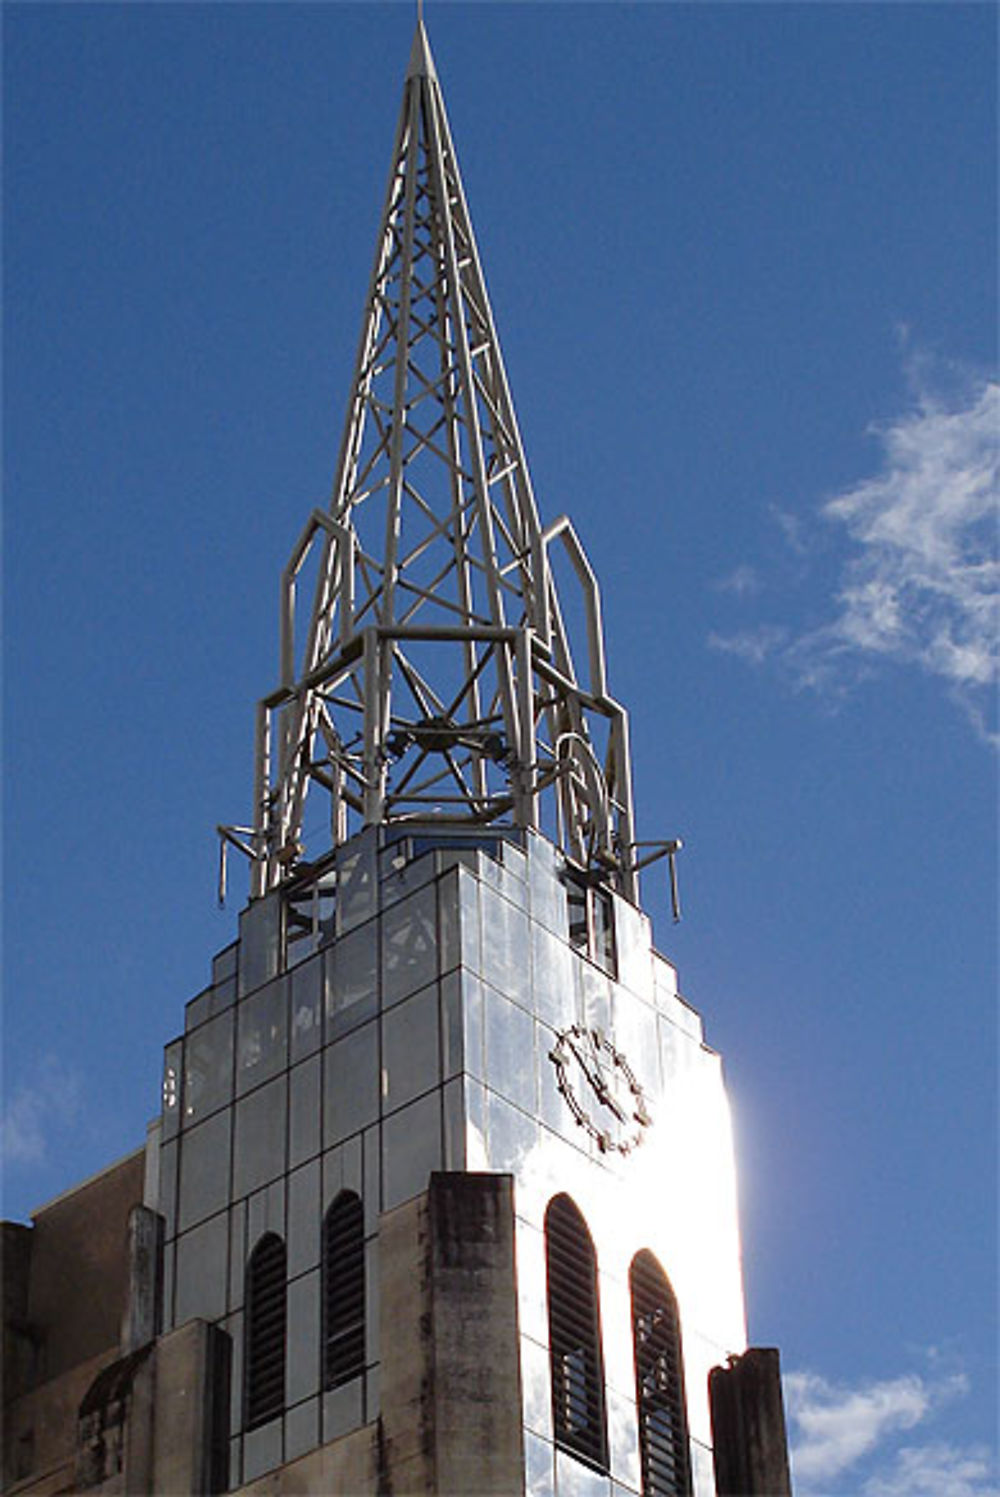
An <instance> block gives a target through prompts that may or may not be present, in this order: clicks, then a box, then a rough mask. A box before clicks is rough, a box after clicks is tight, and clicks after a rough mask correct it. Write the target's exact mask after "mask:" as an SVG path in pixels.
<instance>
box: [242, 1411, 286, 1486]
mask: <svg viewBox="0 0 1000 1497" xmlns="http://www.w3.org/2000/svg"><path fill="white" fill-rule="evenodd" d="M281 1434H282V1420H281V1419H280V1417H279V1418H277V1419H272V1420H271V1422H270V1424H262V1425H261V1427H260V1428H259V1429H251V1430H248V1431H247V1433H246V1434H245V1435H244V1436H243V1480H244V1481H245V1482H247V1481H253V1479H254V1478H255V1477H257V1476H263V1475H264V1473H265V1472H266V1471H273V1470H274V1469H275V1467H276V1466H280V1465H281Z"/></svg>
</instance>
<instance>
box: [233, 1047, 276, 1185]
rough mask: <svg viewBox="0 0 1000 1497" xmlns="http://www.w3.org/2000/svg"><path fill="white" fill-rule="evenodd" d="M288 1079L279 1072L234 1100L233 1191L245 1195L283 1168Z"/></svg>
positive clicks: (272, 1177)
mask: <svg viewBox="0 0 1000 1497" xmlns="http://www.w3.org/2000/svg"><path fill="white" fill-rule="evenodd" d="M287 1110H288V1079H287V1077H286V1076H279V1077H278V1078H277V1079H276V1080H275V1081H269V1082H268V1083H267V1085H266V1086H262V1087H260V1088H259V1089H258V1090H257V1091H255V1092H251V1093H250V1095H249V1096H248V1097H244V1098H243V1100H242V1102H237V1104H236V1137H235V1146H234V1150H233V1195H234V1196H235V1197H237V1198H238V1197H240V1196H245V1195H249V1194H250V1192H251V1191H253V1190H257V1189H258V1188H259V1187H260V1186H262V1185H266V1184H267V1182H268V1181H269V1180H273V1179H275V1178H276V1177H277V1176H278V1175H281V1174H283V1173H284V1170H285V1143H286V1135H287V1131H288V1130H287V1126H286V1117H287Z"/></svg>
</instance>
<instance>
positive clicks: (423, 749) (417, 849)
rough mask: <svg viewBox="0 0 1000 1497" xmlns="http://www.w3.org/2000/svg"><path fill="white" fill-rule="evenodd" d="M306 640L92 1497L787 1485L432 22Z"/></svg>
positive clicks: (541, 1493)
mask: <svg viewBox="0 0 1000 1497" xmlns="http://www.w3.org/2000/svg"><path fill="white" fill-rule="evenodd" d="M557 554H558V555H559V557H560V560H559V564H558V574H559V576H560V578H569V579H570V581H571V586H570V588H569V589H568V595H567V591H566V590H564V591H563V592H562V594H560V592H559V591H557V586H556V580H555V579H556V571H557V568H556V565H555V560H554V559H555V557H556V555H557ZM278 653H279V670H278V678H277V684H276V685H275V686H274V688H273V690H271V691H269V693H268V694H267V695H266V696H264V697H263V699H262V700H261V701H260V703H259V705H258V708H257V717H256V731H255V747H254V755H255V776H254V786H255V788H254V805H253V813H252V817H251V818H250V820H249V824H248V825H246V826H242V827H236V826H227V827H221V828H220V835H221V844H220V845H221V852H222V861H221V870H220V871H221V880H222V885H223V888H224V885H225V875H226V859H227V855H228V856H229V857H232V856H235V855H236V852H237V851H238V852H239V853H241V854H243V855H245V857H246V858H247V860H248V863H249V870H250V900H249V903H248V905H247V906H246V908H245V909H244V910H243V912H242V914H241V916H240V920H239V936H238V939H237V940H236V941H235V943H234V944H233V945H231V946H229V947H227V948H226V949H225V950H223V951H222V952H221V953H220V954H219V955H218V956H216V958H215V960H214V962H213V965H212V980H211V984H210V985H209V986H208V987H207V988H206V990H205V991H204V992H202V993H200V994H199V995H198V996H197V997H195V998H194V999H193V1000H192V1001H191V1002H190V1003H188V1005H187V1009H186V1014H185V1023H184V1032H183V1034H182V1035H181V1036H180V1037H179V1038H178V1039H176V1040H175V1041H173V1042H172V1043H170V1044H169V1045H168V1046H167V1047H166V1052H165V1063H164V1080H163V1105H162V1115H161V1117H160V1119H159V1120H158V1121H157V1122H156V1123H155V1124H153V1125H152V1126H151V1129H150V1135H149V1140H148V1143H147V1147H146V1151H145V1162H144V1185H143V1202H142V1205H141V1206H138V1207H137V1208H136V1209H135V1210H134V1211H133V1212H132V1214H131V1219H130V1234H131V1235H130V1258H129V1267H128V1274H129V1313H128V1317H127V1322H126V1326H125V1331H124V1335H123V1340H122V1343H121V1347H120V1355H119V1356H118V1358H117V1359H116V1360H114V1361H113V1362H112V1363H110V1364H109V1366H108V1367H107V1368H105V1369H103V1370H102V1371H101V1372H100V1374H99V1375H98V1377H97V1378H96V1380H95V1381H94V1382H93V1383H92V1385H91V1386H90V1388H89V1390H88V1392H87V1394H86V1396H85V1398H84V1400H83V1403H82V1404H81V1406H80V1414H79V1431H78V1453H77V1463H76V1468H75V1470H76V1475H75V1481H76V1485H75V1486H74V1487H73V1490H100V1491H108V1492H110V1491H128V1492H132V1491H136V1492H138V1491H148V1492H181V1491H184V1492H196V1491H197V1492H202V1491H204V1492H222V1491H233V1492H236V1491H242V1492H247V1493H250V1492H254V1493H256V1492H261V1493H263V1492H265V1491H266V1492H269V1493H284V1492H288V1493H291V1492H312V1493H320V1492H322V1493H343V1494H359V1497H360V1494H376V1493H386V1494H388V1493H392V1494H407V1493H440V1494H444V1497H449V1494H455V1497H459V1494H465V1497H483V1494H497V1497H508V1494H514V1493H532V1494H537V1497H556V1494H558V1497H626V1494H634V1497H640V1494H641V1497H689V1494H691V1497H709V1494H712V1493H715V1492H716V1491H718V1492H720V1493H725V1492H731V1493H732V1492H737V1491H739V1492H747V1493H753V1492H764V1491H767V1492H769V1493H771V1494H778V1493H780V1492H782V1491H787V1490H788V1487H787V1470H786V1467H785V1464H784V1449H783V1427H782V1425H781V1406H780V1393H779V1392H778V1386H777V1373H776V1354H774V1353H767V1352H761V1351H752V1352H747V1350H746V1330H745V1318H744V1304H743V1287H742V1278H741V1267H740V1247H739V1236H738V1224H737V1201H736V1187H735V1176H734V1167H733V1149H732V1141H731V1133H730V1121H729V1113H728V1108H727V1102H726V1096H725V1092H724V1088H723V1080H722V1073H721V1065H720V1059H719V1056H718V1055H717V1054H716V1053H715V1052H714V1051H712V1050H711V1049H710V1048H709V1047H708V1046H707V1045H706V1043H705V1041H704V1038H703V1033H702V1024H701V1019H700V1018H699V1016H698V1014H697V1013H696V1012H695V1011H694V1009H692V1008H691V1007H690V1005H689V1004H688V1003H687V1002H686V1001H685V1000H684V998H682V997H681V996H680V993H679V992H678V986H677V975H676V972H675V970H674V968H673V966H672V965H671V964H670V962H669V961H668V960H667V959H665V958H664V957H663V956H661V955H660V954H659V953H658V952H657V951H656V950H655V949H654V947H653V944H652V939H651V931H650V924H649V920H648V918H647V916H646V915H645V914H644V913H643V911H642V908H641V905H640V903H639V872H640V870H641V869H642V868H643V866H644V865H646V864H648V863H650V862H653V861H655V860H657V859H660V858H662V859H664V860H665V865H666V867H667V868H668V870H669V873H670V879H671V885H672V887H673V888H674V889H675V888H676V886H675V884H674V878H673V874H674V866H673V865H674V857H675V854H676V852H677V850H678V847H679V844H678V843H677V842H671V841H665V842H660V843H651V842H648V841H642V840H639V839H638V837H637V833H636V829H635V824H634V816H633V805H632V791H631V776H630V763H629V733H628V718H627V714H626V712H625V710H624V708H623V707H622V706H620V705H619V704H618V702H616V701H615V699H614V698H613V696H612V695H611V694H610V690H609V684H608V670H607V666H606V661H605V647H604V638H603V630H602V622H601V606H600V592H599V588H598V582H597V578H596V575H595V572H594V570H593V569H592V567H591V564H590V562H589V561H588V559H587V556H586V554H585V552H584V549H583V547H582V545H581V543H580V541H579V539H578V537H577V534H576V532H575V530H574V528H573V524H572V521H571V519H569V518H568V517H566V516H552V515H548V514H546V513H545V510H544V503H543V504H542V505H538V504H536V501H535V497H534V494H533V491H532V486H531V479H530V475H529V471H528V465H527V460H526V456H525V452H524V449H523V446H522V442H521V437H520V434H519V431H518V425H517V419H516V416H515V412H514V406H513V402H512V399H511V393H510V389H509V386H508V383H507V378H506V374H505V371H504V365H503V360H502V356H501V351H500V344H499V340H498V337H497V331H496V327H495V325H494V322H493V317H492V313H491V310H490V304H489V299H488V296H487V291H486V283H485V280H484V277H483V272H482V268H481V265H480V261H479V256H478V253H477V249H476V243H475V239H474V236H473V230H472V223H471V219H470V216H469V210H468V207H467V204H466V198H465V193H464V189H463V185H462V180H461V176H460V174H459V167H458V160H457V156H456V154H455V148H454V145H453V143H452V138H451V134H450V131H449V127H448V121H447V118H446V115H445V109H444V104H443V100H442V95H441V89H440V86H439V83H438V79H437V76H436V72H435V68H434V63H433V60H432V57H431V53H430V49H429V46H428V41H427V37H426V34H425V31H424V27H423V24H422V23H418V26H417V31H416V35H415V38H414V42H413V48H412V53H411V56H410V62H409V67H408V70H407V74H406V80H405V86H404V93H403V102H402V109H401V112H400V117H399V123H398V126H397V130H396V136H395V143H394V146H393V151H392V160H391V167H390V171H389V180H388V187H387V190H386V197H385V205H384V209H383V213H382V219H381V223H380V227H379V231H378V237H377V242H376V247H375V256H374V264H373V267H372V272H371V279H370V282H369V286H368V292H367V298H366V300H365V304H364V313H363V318H362V327H361V336H360V339H359V343H358V348H357V355H356V359H355V365H354V375H353V382H352V386H351V393H350V399H349V403H348V410H347V415H346V421H345V426H344V433H343V437H342V440H341V444H340V451H339V456H338V459H337V467H336V476H335V481H334V486H333V493H332V497H331V500H330V504H329V507H328V508H326V509H323V510H321V509H317V510H315V511H314V512H313V513H312V514H311V515H310V516H309V517H308V518H307V520H306V523H305V526H304V528H303V530H302V533H301V536H300V537H299V539H298V541H297V542H296V544H295V545H294V547H293V549H292V552H291V556H290V559H289V561H288V564H287V566H286V567H285V569H284V572H283V574H282V605H281V627H280V640H279V652H278ZM675 903H676V893H675ZM713 1369H715V1371H714V1372H713ZM710 1374H711V1375H712V1377H711V1383H712V1391H711V1394H710ZM713 1414H714V1421H713ZM713 1423H714V1427H713ZM713 1447H715V1448H714V1452H713ZM762 1452H763V1453H762ZM775 1473H777V1475H776V1474H775ZM782 1483H784V1484H783V1485H782ZM16 1489H17V1490H19V1491H21V1490H23V1491H29V1490H42V1489H41V1488H40V1487H37V1486H32V1485H31V1484H30V1482H29V1483H26V1484H24V1485H20V1486H18V1487H17V1488H16Z"/></svg>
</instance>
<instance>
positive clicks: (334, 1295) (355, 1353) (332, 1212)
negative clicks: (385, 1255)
mask: <svg viewBox="0 0 1000 1497" xmlns="http://www.w3.org/2000/svg"><path fill="white" fill-rule="evenodd" d="M364 1370H365V1219H364V1212H363V1210H362V1207H361V1201H360V1199H359V1198H358V1197H357V1196H356V1195H355V1194H354V1192H353V1191H351V1190H342V1191H341V1192H340V1194H339V1195H338V1196H337V1198H336V1200H335V1201H334V1202H333V1205H332V1206H331V1207H330V1209H329V1211H328V1212H327V1213H326V1216H325V1217H324V1218H323V1386H324V1388H337V1387H339V1386H340V1384H341V1383H347V1382H350V1380H351V1378H354V1377H357V1376H358V1375H359V1374H360V1373H362V1372H364Z"/></svg>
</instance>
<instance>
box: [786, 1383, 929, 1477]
mask: <svg viewBox="0 0 1000 1497" xmlns="http://www.w3.org/2000/svg"><path fill="white" fill-rule="evenodd" d="M785 1398H786V1400H787V1404H788V1416H789V1420H790V1422H791V1424H792V1426H793V1429H794V1431H795V1435H794V1441H793V1446H792V1460H793V1466H794V1469H795V1475H796V1478H797V1479H798V1480H800V1481H803V1482H816V1481H822V1482H830V1481H834V1480H835V1479H836V1478H837V1477H838V1476H840V1475H841V1473H842V1472H843V1471H845V1470H846V1469H847V1468H848V1467H849V1466H853V1465H854V1464H855V1463H856V1462H857V1461H858V1460H859V1459H860V1458H861V1457H862V1456H863V1455H866V1454H867V1453H868V1452H869V1451H870V1450H872V1449H874V1447H875V1446H876V1445H877V1444H878V1443H879V1442H880V1441H881V1440H882V1439H884V1438H885V1436H886V1434H888V1433H889V1432H891V1431H893V1430H899V1429H912V1428H913V1427H914V1425H916V1424H919V1423H920V1420H921V1419H922V1418H923V1417H924V1415H925V1414H926V1413H927V1410H928V1408H929V1407H930V1401H931V1400H930V1394H929V1392H928V1390H927V1387H926V1385H925V1383H924V1382H923V1380H922V1379H921V1378H919V1377H916V1376H912V1375H911V1376H907V1377H898V1378H893V1379H892V1380H890V1381H888V1382H881V1383H867V1384H864V1385H862V1386H861V1387H859V1388H844V1387H840V1386H837V1385H835V1384H832V1383H828V1382H827V1381H826V1379H825V1378H822V1377H819V1376H818V1375H817V1374H816V1373H813V1372H791V1373H788V1374H787V1376H786V1377H785Z"/></svg>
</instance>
